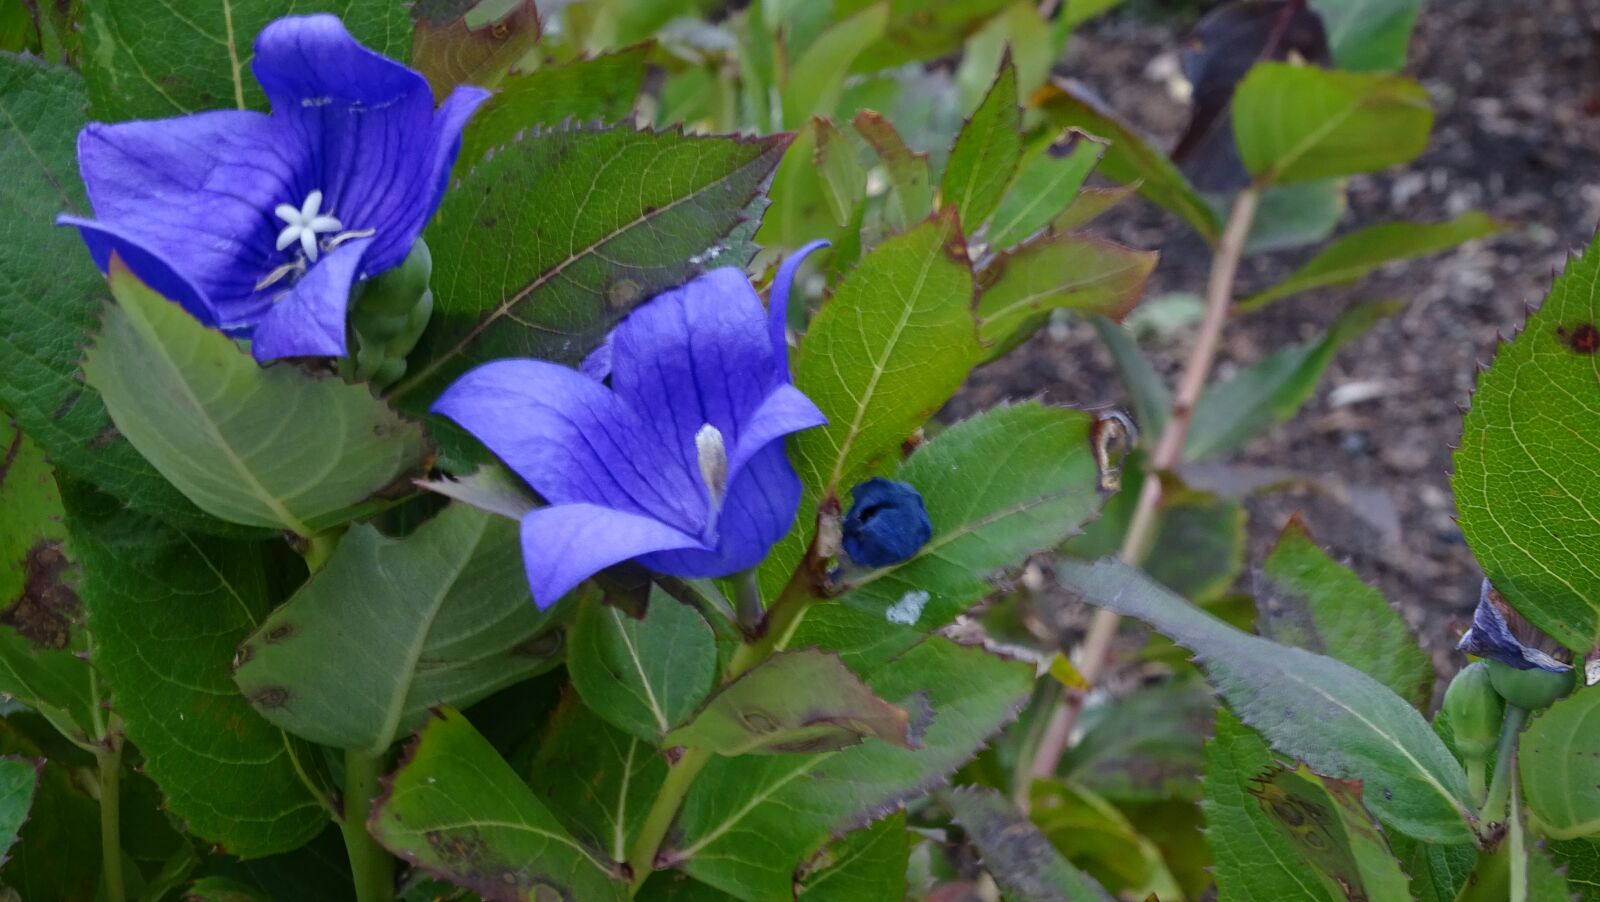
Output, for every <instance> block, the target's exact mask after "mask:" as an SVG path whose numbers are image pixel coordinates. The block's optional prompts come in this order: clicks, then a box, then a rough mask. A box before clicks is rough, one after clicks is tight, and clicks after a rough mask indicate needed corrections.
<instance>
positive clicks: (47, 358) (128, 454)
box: [0, 54, 238, 532]
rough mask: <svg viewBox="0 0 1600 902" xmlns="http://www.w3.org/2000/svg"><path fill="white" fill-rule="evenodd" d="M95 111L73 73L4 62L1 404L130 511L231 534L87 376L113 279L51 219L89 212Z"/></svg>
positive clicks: (27, 60) (0, 57) (0, 65)
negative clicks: (141, 445)
mask: <svg viewBox="0 0 1600 902" xmlns="http://www.w3.org/2000/svg"><path fill="white" fill-rule="evenodd" d="M86 107H87V101H86V100H85V98H84V88H83V80H82V79H81V78H79V77H78V76H77V75H76V74H74V73H73V72H72V71H71V70H68V69H66V68H61V67H56V66H48V65H45V64H43V63H41V62H39V61H38V60H36V59H33V58H31V57H20V56H11V55H9V54H0V171H3V172H5V173H6V178H5V179H4V180H3V181H0V406H4V407H6V408H9V409H10V411H11V412H12V414H13V415H14V416H15V417H16V418H17V422H18V423H20V424H21V425H22V428H23V429H24V430H25V431H27V433H28V435H29V437H30V438H31V439H32V440H33V441H36V442H38V443H39V445H40V447H42V448H43V449H44V451H45V453H47V454H48V455H49V456H50V459H51V460H53V461H54V462H56V463H57V464H59V465H61V466H63V467H66V468H68V469H70V470H71V471H72V472H73V473H76V474H78V475H79V476H81V477H83V478H85V479H88V480H91V481H93V482H94V483H95V484H96V485H98V486H100V488H101V489H103V490H105V491H107V492H109V493H111V494H113V495H115V496H117V497H118V498H121V499H122V500H124V501H126V502H128V504H129V505H130V506H132V507H135V508H137V509H139V510H142V511H146V512H148V513H152V514H156V515H157V516H160V517H161V518H163V519H165V520H168V521H170V522H174V523H177V524H179V525H180V526H183V527H184V528H196V527H199V528H204V529H206V530H207V531H212V532H214V531H217V530H218V529H219V528H222V529H229V527H226V526H224V525H223V524H220V523H218V522H217V521H216V520H215V519H213V518H211V517H208V516H206V515H204V514H202V513H201V512H200V511H199V510H198V509H197V508H196V507H195V506H194V505H193V504H192V503H191V502H190V501H189V500H188V499H187V498H185V497H183V495H182V494H180V493H179V492H178V490H177V489H175V488H173V487H172V485H171V484H170V483H168V482H167V481H166V480H165V479H163V478H162V477H161V474H160V473H157V472H156V470H155V468H154V467H152V466H151V465H150V464H149V462H147V461H146V460H145V459H144V458H143V457H141V456H140V455H139V452H138V451H135V450H134V448H133V445H131V444H129V443H128V442H127V441H126V440H125V439H123V438H122V436H121V435H120V434H118V432H117V430H116V427H114V426H112V425H111V417H110V416H109V415H108V414H107V413H106V409H105V405H104V404H102V403H101V400H100V395H99V393H98V392H96V391H95V390H94V389H92V388H89V387H87V386H85V385H84V384H83V380H82V378H81V377H80V376H79V373H78V361H79V359H80V358H81V357H82V356H83V345H84V344H85V342H86V341H87V339H88V333H89V330H90V329H91V328H93V326H94V325H95V324H96V322H97V321H98V319H99V315H100V309H101V299H102V298H104V297H105V296H106V288H105V281H104V280H103V279H101V278H100V274H99V272H97V271H96V270H95V268H94V264H93V263H92V262H91V261H90V260H89V257H88V254H87V253H86V252H85V251H84V248H83V241H82V240H80V239H79V238H78V236H77V235H76V234H74V230H72V229H52V228H49V227H48V224H47V222H46V220H47V219H48V218H49V215H50V211H53V210H59V211H62V212H69V213H75V214H78V215H87V214H88V212H89V205H88V202H87V201H86V200H85V199H84V195H83V188H82V186H81V185H80V184H79V180H78V164H77V156H76V152H75V148H76V141H77V136H78V130H79V129H81V128H82V127H83V125H84V123H85V122H86V121H87V113H86ZM232 529H234V530H237V529H238V528H237V527H232Z"/></svg>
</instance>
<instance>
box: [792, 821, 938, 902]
mask: <svg viewBox="0 0 1600 902" xmlns="http://www.w3.org/2000/svg"><path fill="white" fill-rule="evenodd" d="M910 855H911V844H910V837H909V835H908V834H907V833H906V815H905V812H904V811H899V812H896V813H894V814H891V815H889V816H888V817H886V818H884V819H883V820H880V821H878V822H876V823H874V824H872V825H871V826H869V827H864V828H862V829H860V830H853V831H851V832H849V833H846V834H845V835H844V836H843V837H841V838H839V839H838V840H835V841H834V842H832V843H829V844H828V845H827V846H825V847H823V849H822V851H821V852H820V853H818V857H817V860H816V861H814V862H812V864H811V865H810V866H809V867H808V868H807V870H806V873H805V874H804V875H802V876H801V878H800V881H799V882H800V891H799V896H800V897H801V898H809V899H813V900H822V902H826V900H829V899H839V900H845V899H903V898H905V895H906V862H907V859H908V858H909V857H910Z"/></svg>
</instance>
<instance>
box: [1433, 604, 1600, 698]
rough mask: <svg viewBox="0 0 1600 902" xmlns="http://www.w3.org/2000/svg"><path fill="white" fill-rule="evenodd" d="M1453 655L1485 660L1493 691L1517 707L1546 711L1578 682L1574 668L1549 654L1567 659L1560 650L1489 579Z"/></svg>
mask: <svg viewBox="0 0 1600 902" xmlns="http://www.w3.org/2000/svg"><path fill="white" fill-rule="evenodd" d="M1456 650H1457V651H1464V652H1466V653H1467V654H1470V655H1475V656H1477V657H1479V658H1482V659H1484V660H1485V661H1487V662H1488V672H1489V681H1490V683H1491V685H1493V686H1494V689H1495V691H1496V692H1498V693H1499V694H1500V697H1501V698H1503V699H1505V700H1506V701H1507V702H1510V703H1511V704H1513V705H1516V706H1517V707H1519V708H1527V709H1529V710H1535V711H1536V710H1539V709H1541V708H1546V707H1549V705H1550V704H1551V703H1552V702H1554V701H1555V700H1556V699H1558V698H1561V697H1562V696H1564V695H1566V694H1567V693H1568V692H1571V691H1572V688H1573V686H1574V685H1575V684H1576V683H1577V673H1576V672H1575V671H1574V670H1573V668H1572V665H1571V664H1568V663H1567V662H1565V661H1562V660H1559V659H1558V658H1556V657H1554V656H1553V655H1551V654H1550V652H1552V651H1554V652H1557V653H1558V654H1565V652H1564V651H1563V650H1562V649H1561V648H1560V646H1558V645H1557V644H1556V643H1555V641H1554V640H1552V639H1551V638H1550V637H1549V636H1546V635H1545V634H1543V633H1541V632H1539V630H1537V629H1536V628H1535V627H1534V626H1533V624H1531V623H1529V622H1528V621H1527V619H1526V618H1524V617H1523V616H1522V615H1521V614H1519V613H1517V610H1516V609H1515V608H1513V607H1512V606H1511V605H1510V604H1509V603H1508V602H1507V601H1506V600H1505V598H1504V597H1502V596H1501V595H1500V593H1499V592H1497V591H1495V588H1494V587H1493V586H1491V585H1490V584H1489V581H1488V580H1487V579H1486V580H1484V581H1483V592H1482V594H1481V595H1480V596H1479V598H1478V607H1477V609H1476V610H1474V611H1473V612H1472V628H1471V629H1469V630H1467V632H1466V634H1465V635H1463V636H1462V637H1461V642H1460V643H1459V644H1458V645H1456Z"/></svg>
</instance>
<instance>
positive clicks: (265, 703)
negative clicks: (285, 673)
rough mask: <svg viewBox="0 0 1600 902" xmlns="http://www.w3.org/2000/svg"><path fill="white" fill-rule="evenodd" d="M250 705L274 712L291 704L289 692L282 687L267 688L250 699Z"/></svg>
mask: <svg viewBox="0 0 1600 902" xmlns="http://www.w3.org/2000/svg"><path fill="white" fill-rule="evenodd" d="M250 703H251V704H252V705H255V706H256V707H257V708H266V709H267V710H269V711H270V710H272V709H274V708H281V707H283V706H284V705H286V704H288V703H289V690H288V689H286V688H284V687H282V686H267V687H264V688H263V689H261V690H260V691H259V692H257V693H256V694H255V695H253V696H251V697H250Z"/></svg>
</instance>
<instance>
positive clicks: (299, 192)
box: [78, 110, 310, 329]
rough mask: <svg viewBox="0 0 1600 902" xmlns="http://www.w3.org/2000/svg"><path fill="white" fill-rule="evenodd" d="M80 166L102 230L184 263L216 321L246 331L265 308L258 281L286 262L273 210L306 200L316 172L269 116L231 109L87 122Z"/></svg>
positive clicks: (171, 261)
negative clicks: (276, 247)
mask: <svg viewBox="0 0 1600 902" xmlns="http://www.w3.org/2000/svg"><path fill="white" fill-rule="evenodd" d="M78 162H79V166H80V168H81V169H82V172H83V180H84V185H85V187H86V188H87V189H88V193H89V203H90V205H91V206H92V207H93V208H94V214H95V219H96V220H98V221H99V223H100V224H101V225H102V227H103V228H104V230H105V231H106V232H107V233H108V234H109V233H116V234H119V235H120V236H122V238H123V240H127V239H128V238H130V237H131V236H137V241H138V243H139V245H140V246H141V247H142V248H144V249H145V250H146V251H147V252H149V253H150V254H152V255H154V256H156V257H159V258H161V259H162V260H164V261H166V263H167V265H168V266H169V267H173V268H176V267H180V266H181V268H182V272H183V276H184V279H185V281H187V282H189V283H190V285H191V287H192V288H193V289H195V290H196V291H197V292H199V293H200V294H202V295H204V296H205V297H206V298H208V299H209V303H210V305H211V307H212V308H214V309H215V311H216V315H217V320H218V323H219V325H221V326H222V327H223V328H227V329H238V328H241V327H248V326H249V325H250V324H252V323H254V321H255V319H256V317H258V316H260V314H262V313H264V312H265V311H266V307H267V305H268V301H267V300H266V298H265V296H264V295H262V294H261V293H260V292H258V291H256V288H255V285H256V282H257V281H259V280H260V279H261V278H262V277H263V276H265V275H266V274H267V273H268V272H270V271H271V270H272V269H273V268H275V267H276V266H278V265H279V263H281V262H282V260H281V259H279V258H278V257H277V255H276V254H274V253H273V251H272V246H273V243H274V240H275V238H276V236H277V234H278V232H279V230H280V228H281V225H282V224H281V223H280V222H278V221H277V220H276V219H275V218H274V217H273V213H272V211H273V208H274V206H275V205H277V204H278V203H280V202H284V201H290V202H292V203H294V204H298V203H300V201H301V200H302V199H303V198H304V197H305V192H306V191H307V190H308V188H307V186H306V184H305V182H306V178H307V175H308V170H309V166H310V160H309V156H308V155H306V154H305V153H304V152H303V151H301V150H300V146H299V144H298V143H297V142H294V141H286V140H284V136H283V135H282V134H281V133H280V132H279V131H278V130H277V129H276V128H274V127H273V125H272V123H271V122H270V121H269V119H268V117H266V116H263V115H262V114H260V113H251V112H239V111H231V110H225V111H219V112H211V113H200V114H198V115H194V116H183V117H180V118H177V119H160V120H153V121H147V122H123V123H118V124H116V125H103V124H100V123H90V124H89V125H88V126H87V127H85V128H84V130H83V131H82V132H81V133H80V134H79V135H78ZM86 240H87V236H86ZM98 259H99V257H98V255H97V261H98ZM129 265H130V267H133V266H134V264H133V261H132V260H131V259H130V260H129ZM134 271H135V272H136V273H138V272H139V270H138V269H137V268H135V269H134ZM141 277H143V275H142V274H141ZM147 281H148V280H147ZM152 287H154V286H153V285H152ZM186 306H187V305H186Z"/></svg>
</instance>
